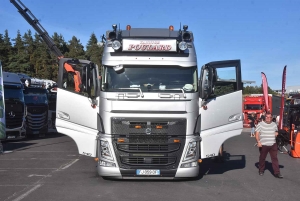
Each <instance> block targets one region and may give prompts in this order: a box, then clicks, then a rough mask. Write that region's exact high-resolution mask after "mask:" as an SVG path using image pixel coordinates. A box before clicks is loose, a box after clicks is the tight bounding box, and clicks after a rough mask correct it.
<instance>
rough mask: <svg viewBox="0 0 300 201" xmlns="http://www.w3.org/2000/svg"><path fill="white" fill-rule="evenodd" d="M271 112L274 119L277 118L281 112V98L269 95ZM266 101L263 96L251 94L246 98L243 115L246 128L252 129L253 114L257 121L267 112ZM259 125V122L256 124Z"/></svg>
mask: <svg viewBox="0 0 300 201" xmlns="http://www.w3.org/2000/svg"><path fill="white" fill-rule="evenodd" d="M268 99H269V107H270V112H271V113H272V115H273V118H276V117H277V116H278V115H279V112H280V101H281V97H280V96H275V95H272V94H268ZM265 110H266V108H265V101H264V97H263V94H251V95H249V96H244V101H243V114H244V123H243V124H244V128H250V122H249V117H250V116H251V114H252V113H254V114H255V117H256V119H257V120H259V119H260V116H261V114H262V113H263V111H265ZM256 123H257V122H256Z"/></svg>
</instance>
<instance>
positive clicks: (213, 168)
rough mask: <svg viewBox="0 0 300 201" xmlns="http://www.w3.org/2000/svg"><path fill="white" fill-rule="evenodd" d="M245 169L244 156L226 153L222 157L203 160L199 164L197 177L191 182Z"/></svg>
mask: <svg viewBox="0 0 300 201" xmlns="http://www.w3.org/2000/svg"><path fill="white" fill-rule="evenodd" d="M245 167H246V157H245V155H231V154H230V153H227V152H226V151H224V152H223V157H215V158H208V159H204V160H203V162H202V163H201V164H200V171H199V176H198V177H197V178H195V179H193V180H199V179H202V178H203V176H205V175H213V174H223V173H224V172H227V171H230V170H236V169H243V168H245Z"/></svg>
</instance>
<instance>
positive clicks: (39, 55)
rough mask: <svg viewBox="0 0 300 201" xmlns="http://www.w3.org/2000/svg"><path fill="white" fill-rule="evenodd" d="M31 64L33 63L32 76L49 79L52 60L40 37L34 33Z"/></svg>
mask: <svg viewBox="0 0 300 201" xmlns="http://www.w3.org/2000/svg"><path fill="white" fill-rule="evenodd" d="M34 46H35V50H34V52H33V60H32V61H33V62H34V71H35V72H34V75H35V77H38V78H44V79H49V78H50V77H51V76H50V74H51V70H52V68H51V66H52V63H53V62H52V58H51V56H50V52H49V49H48V47H47V45H46V44H45V43H44V41H43V40H42V39H41V38H40V36H39V35H38V34H37V33H36V34H35V35H34Z"/></svg>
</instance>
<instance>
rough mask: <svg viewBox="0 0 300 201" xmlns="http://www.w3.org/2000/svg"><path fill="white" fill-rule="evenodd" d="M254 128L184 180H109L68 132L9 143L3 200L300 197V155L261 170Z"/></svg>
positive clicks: (1, 159)
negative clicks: (197, 173)
mask: <svg viewBox="0 0 300 201" xmlns="http://www.w3.org/2000/svg"><path fill="white" fill-rule="evenodd" d="M249 133H250V132H249V130H247V129H245V130H244V132H243V133H242V135H240V136H237V137H234V138H231V139H229V140H227V141H226V142H225V146H224V159H225V160H224V161H223V162H218V161H215V160H213V159H205V160H203V162H202V164H200V166H201V170H200V176H199V178H197V179H193V180H183V181H148V180H146V181H140V180H138V181H136V180H104V179H103V178H102V177H99V176H98V175H97V172H96V167H95V166H96V163H95V162H94V159H93V158H90V157H87V156H81V155H79V154H78V150H77V147H76V144H75V142H74V141H73V140H72V139H71V138H69V137H68V136H65V135H60V134H57V135H48V136H46V137H45V138H39V139H30V140H24V141H15V142H5V143H3V148H4V151H5V153H4V154H2V155H0V200H1V201H2V200H3V201H12V200H13V201H20V200H22V201H33V200H38V201H42V200H59V201H64V200H139V201H140V200H172V201H174V200H223V201H227V200H228V201H229V200H243V201H246V200H281V201H282V200H299V197H300V190H299V189H300V187H299V186H300V159H296V158H292V157H290V156H289V155H288V154H278V158H279V163H280V169H281V173H282V175H283V176H284V178H283V179H277V178H275V177H274V176H273V174H272V166H271V160H270V156H268V157H267V165H266V168H267V170H266V171H265V174H264V176H259V175H258V169H257V164H258V155H259V153H258V148H257V147H255V146H253V145H254V144H255V139H254V138H250V136H249Z"/></svg>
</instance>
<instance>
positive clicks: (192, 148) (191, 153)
mask: <svg viewBox="0 0 300 201" xmlns="http://www.w3.org/2000/svg"><path fill="white" fill-rule="evenodd" d="M196 156H197V142H196V141H192V142H189V145H188V148H187V150H186V153H185V156H184V159H183V161H188V160H192V159H195V158H196Z"/></svg>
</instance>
